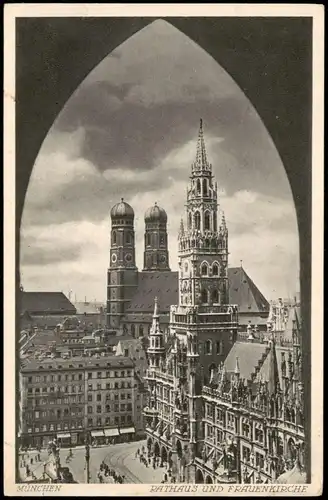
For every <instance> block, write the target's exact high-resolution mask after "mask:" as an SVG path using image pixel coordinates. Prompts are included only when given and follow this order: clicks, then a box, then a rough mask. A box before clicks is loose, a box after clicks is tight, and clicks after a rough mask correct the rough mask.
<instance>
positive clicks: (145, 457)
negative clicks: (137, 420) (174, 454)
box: [135, 446, 175, 483]
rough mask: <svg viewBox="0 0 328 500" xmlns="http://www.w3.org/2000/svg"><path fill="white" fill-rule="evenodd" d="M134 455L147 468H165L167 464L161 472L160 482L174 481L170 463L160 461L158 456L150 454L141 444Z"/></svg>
mask: <svg viewBox="0 0 328 500" xmlns="http://www.w3.org/2000/svg"><path fill="white" fill-rule="evenodd" d="M135 457H136V458H139V461H140V462H141V463H142V464H144V465H145V467H147V468H148V467H152V468H153V469H157V468H158V467H163V468H164V469H165V468H166V466H168V470H167V472H165V473H164V474H163V479H162V481H161V483H175V478H174V477H173V476H172V470H171V467H170V464H167V463H166V462H165V461H161V459H160V457H159V456H157V455H154V454H152V453H151V452H150V450H148V449H146V448H145V447H144V446H142V447H141V449H139V448H138V449H137V451H136V455H135Z"/></svg>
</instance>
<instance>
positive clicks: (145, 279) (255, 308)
mask: <svg viewBox="0 0 328 500" xmlns="http://www.w3.org/2000/svg"><path fill="white" fill-rule="evenodd" d="M228 280H229V294H230V303H231V304H237V305H238V306H239V312H241V313H249V314H256V315H258V314H259V313H263V314H265V313H268V312H269V309H270V304H269V302H268V301H267V300H266V298H265V297H264V296H263V295H262V293H261V292H260V290H259V289H258V288H257V286H256V285H255V284H254V282H253V281H252V280H251V278H250V277H249V276H248V274H247V273H246V272H245V270H244V269H243V268H242V267H231V268H229V269H228ZM155 297H157V298H158V307H159V312H160V314H163V313H168V312H169V310H170V305H174V304H178V300H179V273H178V272H177V271H167V272H163V271H158V272H156V271H155V272H147V271H144V272H140V273H138V288H137V290H136V293H135V294H134V296H133V297H132V300H131V302H130V304H129V306H128V308H127V310H126V315H129V314H131V313H152V311H153V307H154V299H155ZM132 319H135V320H136V321H138V320H139V321H141V318H140V317H136V318H130V320H132ZM147 319H148V318H147Z"/></svg>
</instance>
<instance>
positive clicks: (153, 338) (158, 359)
mask: <svg viewBox="0 0 328 500" xmlns="http://www.w3.org/2000/svg"><path fill="white" fill-rule="evenodd" d="M147 354H148V359H149V369H154V368H160V367H161V364H162V363H163V361H164V357H165V342H164V333H163V332H162V330H161V328H160V324H159V314H158V303H157V297H155V303H154V313H153V320H152V325H151V327H150V332H149V347H148V349H147Z"/></svg>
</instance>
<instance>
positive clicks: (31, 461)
mask: <svg viewBox="0 0 328 500" xmlns="http://www.w3.org/2000/svg"><path fill="white" fill-rule="evenodd" d="M30 464H31V465H33V457H31V459H30Z"/></svg>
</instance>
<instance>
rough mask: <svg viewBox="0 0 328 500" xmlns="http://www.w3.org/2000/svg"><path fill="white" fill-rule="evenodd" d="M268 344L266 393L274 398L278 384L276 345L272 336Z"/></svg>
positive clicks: (278, 387) (278, 388)
mask: <svg viewBox="0 0 328 500" xmlns="http://www.w3.org/2000/svg"><path fill="white" fill-rule="evenodd" d="M270 344H271V346H270V351H269V354H268V393H269V395H270V396H275V395H276V394H277V392H278V391H279V390H280V383H279V370H278V361H277V353H276V343H275V339H274V336H273V335H272V336H271V339H270Z"/></svg>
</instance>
